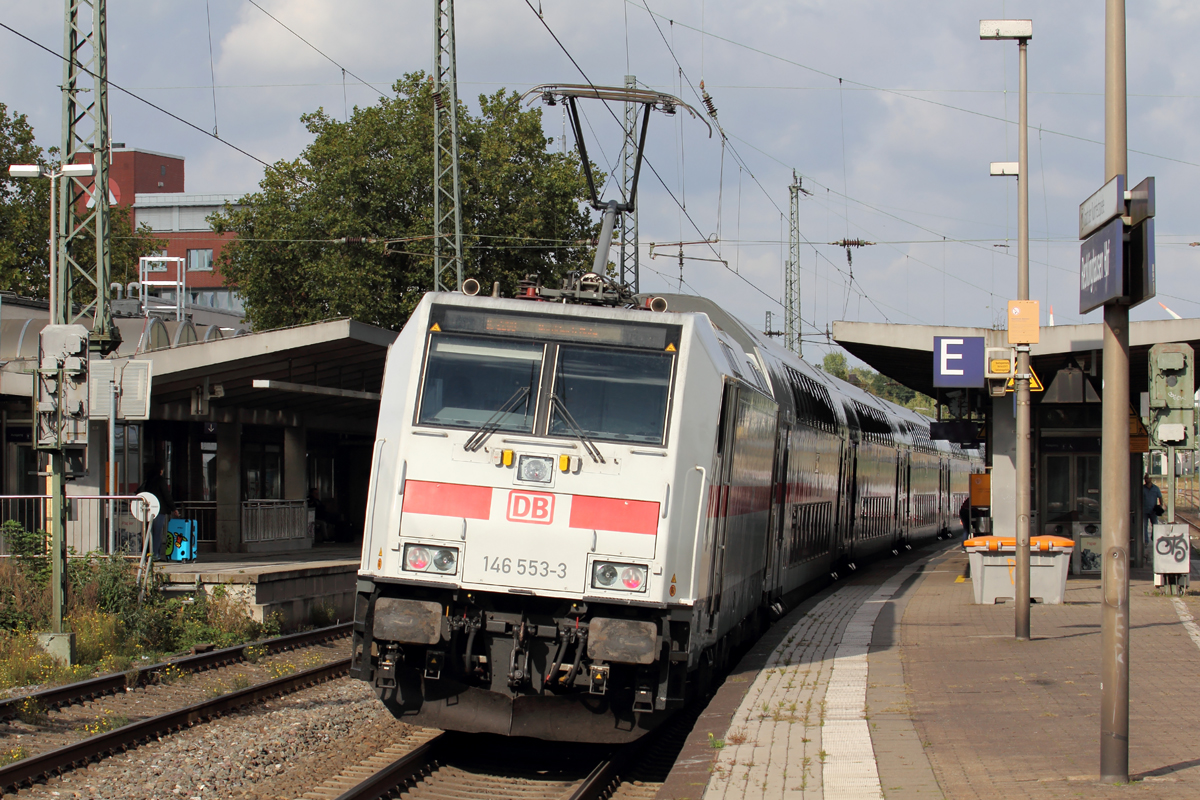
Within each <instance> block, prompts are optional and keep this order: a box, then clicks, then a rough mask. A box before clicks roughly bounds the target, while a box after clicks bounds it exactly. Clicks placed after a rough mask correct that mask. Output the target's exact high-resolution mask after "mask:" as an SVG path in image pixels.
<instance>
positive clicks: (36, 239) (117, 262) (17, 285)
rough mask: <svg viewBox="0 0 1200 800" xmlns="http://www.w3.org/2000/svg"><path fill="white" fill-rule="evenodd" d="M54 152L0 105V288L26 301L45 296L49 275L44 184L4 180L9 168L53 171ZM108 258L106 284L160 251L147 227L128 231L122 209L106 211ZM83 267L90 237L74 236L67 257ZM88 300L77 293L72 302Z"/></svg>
mask: <svg viewBox="0 0 1200 800" xmlns="http://www.w3.org/2000/svg"><path fill="white" fill-rule="evenodd" d="M58 155H59V153H58V149H57V148H50V150H49V151H46V152H43V150H42V148H41V147H39V146H38V145H37V143H36V142H35V141H34V131H33V128H32V126H30V124H29V121H28V120H27V119H26V117H25V115H24V114H13V115H12V116H9V112H8V108H7V107H6V106H5V105H4V104H3V103H0V289H7V290H9V291H13V292H16V293H17V294H20V295H24V296H26V297H46V296H47V283H46V280H47V275H48V274H49V271H50V243H49V240H50V235H49V234H50V181H48V180H46V179H44V178H42V179H30V178H9V176H8V167H9V165H11V164H40V165H42V166H45V167H49V168H51V169H57V168H58V166H59V162H58ZM109 221H110V224H111V234H110V237H109V248H110V249H109V254H110V257H111V263H112V276H111V278H112V280H114V281H120V282H122V283H128V282H129V281H132V280H136V278H137V263H138V258H139V257H141V256H145V255H150V254H151V253H153V252H156V251H157V250H159V249H161V248H163V247H164V246H165V243H164V242H162V241H161V240H159V239H155V238H154V236H153V234H152V233H151V232H150V228H148V227H145V226H142V227H141V228H138V229H137V230H134V228H133V224H132V215H131V213H130V211H129V209H127V208H113V209H111V211H110V213H109ZM71 255H72V257H73V258H74V259H75V260H76V262H77V263H78V264H79V265H80V266H81V267H83V268H84V269H89V268H91V267H94V266H95V263H96V244H95V238H94V237H90V236H83V237H79V239H78V240H77V241H76V243H75V245H74V246H73V250H72V253H71ZM88 299H90V298H88V297H87V296H86V295H85V294H83V293H80V294H79V295H78V296H76V297H75V300H76V302H86V301H87V300H88Z"/></svg>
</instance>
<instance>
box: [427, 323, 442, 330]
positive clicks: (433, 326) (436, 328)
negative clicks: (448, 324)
mask: <svg viewBox="0 0 1200 800" xmlns="http://www.w3.org/2000/svg"><path fill="white" fill-rule="evenodd" d="M441 329H442V326H441V325H438V324H437V323H436V322H435V323H433V324H432V325H430V326H429V330H431V331H440V330H441Z"/></svg>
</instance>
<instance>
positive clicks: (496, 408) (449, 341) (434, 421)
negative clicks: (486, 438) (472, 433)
mask: <svg viewBox="0 0 1200 800" xmlns="http://www.w3.org/2000/svg"><path fill="white" fill-rule="evenodd" d="M544 349H545V346H544V345H541V344H535V343H532V342H513V341H506V340H497V339H483V338H479V337H474V336H452V335H449V334H444V333H443V334H434V335H433V338H432V339H431V340H430V344H429V357H428V361H427V362H426V365H425V386H424V388H423V390H422V392H421V408H420V410H419V411H418V414H417V423H418V424H420V425H445V426H448V427H469V428H475V427H478V426H480V425H483V424H484V423H485V422H487V421H488V420H489V419H491V418H492V416H493V415H496V414H499V413H500V412H501V411H502V410H503V411H504V413H502V414H500V416H499V418H498V419H497V420H495V424H497V425H498V430H503V431H514V432H517V431H519V432H523V433H531V432H532V431H533V418H534V411H535V409H536V406H537V396H538V379H539V377H540V376H541V373H542V355H543V351H544Z"/></svg>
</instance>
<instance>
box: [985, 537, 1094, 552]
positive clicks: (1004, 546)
mask: <svg viewBox="0 0 1200 800" xmlns="http://www.w3.org/2000/svg"><path fill="white" fill-rule="evenodd" d="M963 547H964V548H966V549H967V550H978V551H984V550H988V551H993V552H995V551H997V550H1014V551H1015V550H1016V549H1017V540H1016V539H1015V538H1014V537H1012V536H975V537H973V538H971V539H967V540H966V541H965V542H963ZM1074 549H1075V542H1073V541H1072V540H1070V539H1068V538H1066V537H1065V536H1034V537H1032V538H1030V540H1029V550H1030V552H1037V553H1069V552H1071V551H1072V550H1074Z"/></svg>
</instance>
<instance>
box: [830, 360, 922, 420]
mask: <svg viewBox="0 0 1200 800" xmlns="http://www.w3.org/2000/svg"><path fill="white" fill-rule="evenodd" d="M821 369H822V370H824V371H825V372H827V373H829V374H830V375H832V376H833V377H835V378H840V379H841V380H844V381H846V382H848V383H852V384H854V385H855V386H857V387H859V388H860V389H862V390H863V391H865V392H869V393H870V394H873V395H875V396H876V397H882V398H883V399H884V400H889V401H891V402H893V403H895V404H897V405H901V406H904V407H906V408H911V409H913V410H914V411H920V412H922V413H925V414H931V413H932V411H933V398H931V397H928V396H927V395H923V394H921V393H920V392H916V391H913V390H912V389H909V388H908V387H907V386H902V385H901V384H899V383H897V382H896V381H894V380H892V379H891V378H889V377H887V376H886V375H882V374H880V373H878V372H876V371H875V370H873V369H868V368H867V367H853V368H851V367H850V365H849V364H848V363H847V362H846V356H845V355H844V354H842V353H826V354H825V358H824V360H822V362H821Z"/></svg>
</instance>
